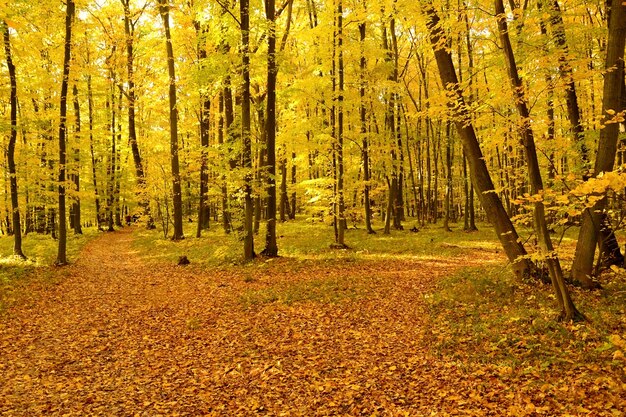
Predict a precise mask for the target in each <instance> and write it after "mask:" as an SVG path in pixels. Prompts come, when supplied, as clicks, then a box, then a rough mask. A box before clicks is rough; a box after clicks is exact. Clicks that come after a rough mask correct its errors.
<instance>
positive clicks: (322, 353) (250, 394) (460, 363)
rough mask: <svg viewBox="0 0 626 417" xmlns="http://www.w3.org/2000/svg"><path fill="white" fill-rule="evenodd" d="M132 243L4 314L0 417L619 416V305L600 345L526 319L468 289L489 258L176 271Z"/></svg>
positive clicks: (119, 239) (492, 288) (623, 394)
mask: <svg viewBox="0 0 626 417" xmlns="http://www.w3.org/2000/svg"><path fill="white" fill-rule="evenodd" d="M133 239H134V235H133V234H132V233H131V232H130V231H128V230H126V231H123V232H117V233H110V234H103V235H102V236H101V237H99V238H98V239H96V240H94V241H92V242H91V243H89V244H87V246H86V247H85V249H84V250H83V251H82V253H81V256H80V258H79V259H78V260H77V261H76V262H75V263H74V264H73V265H71V266H69V267H66V268H62V269H56V270H53V271H52V272H48V273H49V274H51V275H52V279H48V280H46V284H45V285H41V284H40V283H39V284H38V283H37V281H34V283H33V284H32V285H31V287H30V288H28V291H22V294H21V296H20V297H19V299H18V300H17V301H15V302H13V303H12V304H11V306H10V307H9V308H8V309H7V310H6V311H5V312H4V313H3V315H2V316H1V317H0V414H2V415H6V416H36V415H68V416H84V415H103V416H125V415H130V416H134V415H137V416H159V415H163V416H177V415H181V416H183V415H184V416H202V415H209V416H213V415H215V416H234V415H243V416H253V415H268V416H269V415H271V416H282V415H285V416H327V415H342V416H360V415H364V416H404V415H406V416H421V415H442V416H444V415H568V414H569V415H594V416H596V415H623V413H624V410H626V400H625V399H626V378H625V376H624V375H625V373H624V372H625V366H626V362H624V361H623V355H622V357H620V354H621V353H622V352H623V351H622V350H620V349H623V346H621V344H622V343H623V339H622V338H620V336H619V335H620V334H622V337H623V333H620V332H623V330H624V320H623V313H624V310H623V306H621V310H619V308H620V307H619V306H618V307H617V310H616V313H615V314H614V315H613V316H612V320H614V318H615V317H616V316H617V317H618V319H617V322H615V325H614V328H613V329H612V330H611V334H613V336H612V338H611V339H610V341H609V340H607V339H606V337H605V336H603V335H600V334H599V333H598V331H596V330H595V328H594V325H593V324H588V325H587V324H582V325H561V324H551V323H552V322H551V321H549V320H548V319H546V318H545V317H543V316H541V315H539V316H537V317H533V316H532V315H531V316H527V315H524V313H523V311H524V309H525V308H526V307H525V303H527V304H528V306H527V309H528V311H531V310H532V311H534V310H533V309H536V306H535V304H534V303H535V301H534V298H533V297H535V295H533V294H535V293H536V291H531V290H530V289H529V288H525V287H524V285H517V286H516V285H508V284H507V285H499V286H498V285H491V284H484V286H481V284H480V283H481V282H484V281H481V280H480V279H475V278H476V277H474V278H472V277H471V275H472V274H474V275H476V274H478V275H480V274H481V273H482V272H484V273H486V272H485V271H493V270H494V268H495V269H497V268H500V269H501V268H502V264H503V260H502V258H500V257H499V255H497V254H495V253H494V252H493V251H485V250H481V251H476V252H466V253H465V254H464V255H462V256H457V257H451V258H450V257H441V258H437V257H429V258H428V257H425V258H424V259H420V260H418V259H399V258H398V259H393V258H392V260H389V259H385V258H383V257H381V258H379V259H376V258H373V259H366V260H358V261H355V260H353V259H350V258H338V259H335V260H331V261H320V260H314V259H308V260H307V259H303V260H296V259H294V258H279V259H275V260H269V261H263V260H260V261H257V262H256V263H255V265H254V266H252V267H250V266H232V265H230V266H221V267H219V266H212V267H208V266H200V265H197V264H195V263H192V265H190V266H188V267H178V266H175V265H173V263H171V262H163V261H151V260H149V259H148V258H146V257H142V256H140V255H141V254H139V253H137V252H138V249H137V247H136V246H133ZM479 265H482V266H483V267H484V269H480V270H478V272H476V271H477V270H476V268H475V267H477V266H479ZM490 265H491V266H490ZM468 266H469V267H474V269H472V271H473V272H471V273H468V274H469V275H468V274H466V275H464V274H463V273H462V268H465V267H468ZM481 271H482V272H481ZM450 277H457V278H454V280H452V281H451V278H450ZM479 278H481V277H479ZM447 285H450V286H454V288H455V289H456V290H455V291H456V292H454V291H453V292H445V291H442V288H443V287H445V286H447ZM542 291H543V292H544V293H545V292H546V290H542ZM514 292H515V293H516V294H515V296H511V293H514ZM474 293H475V294H478V295H477V296H484V297H485V298H484V299H485V300H489V299H494V300H497V299H502V300H505V301H503V302H501V303H499V304H494V305H498V306H501V311H497V309H494V308H493V306H492V305H490V304H489V303H481V302H480V301H478V302H477V300H480V299H479V298H476V297H474V296H472V295H471V294H474ZM577 296H579V299H580V297H592V298H593V297H596V298H597V297H601V296H600V295H591V296H582V295H580V294H577ZM506 300H515V304H510V303H513V301H506ZM520 300H521V301H520ZM582 301H583V302H584V299H583V300H582ZM591 301H593V300H591ZM591 301H590V302H591ZM507 303H509V304H507ZM520 311H521V313H520ZM538 311H540V310H538ZM620 311H621V313H620ZM554 314H555V313H554V312H553V311H546V313H545V316H546V317H548V316H552V317H553V316H554ZM619 314H622V318H621V319H620V318H619ZM620 320H621V321H620ZM491 324H492V325H493V329H495V333H494V330H493V329H491V331H490V325H491ZM560 333H563V334H562V335H561V336H559V334H560ZM555 334H556V336H555ZM620 346H621V347H620Z"/></svg>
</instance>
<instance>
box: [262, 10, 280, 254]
mask: <svg viewBox="0 0 626 417" xmlns="http://www.w3.org/2000/svg"><path fill="white" fill-rule="evenodd" d="M265 16H266V18H267V22H268V28H267V111H266V114H265V117H266V119H265V146H266V153H265V156H266V157H267V161H266V162H267V171H268V172H267V231H266V234H265V249H263V251H262V252H261V253H262V254H263V255H264V256H269V257H274V256H277V255H278V245H277V243H276V77H277V72H278V68H277V66H276V4H275V1H274V0H265ZM281 209H282V206H281ZM281 212H282V211H281Z"/></svg>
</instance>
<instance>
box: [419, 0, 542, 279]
mask: <svg viewBox="0 0 626 417" xmlns="http://www.w3.org/2000/svg"><path fill="white" fill-rule="evenodd" d="M422 8H423V11H424V13H425V15H426V17H427V27H428V30H429V35H430V41H431V44H432V47H433V51H434V53H435V59H436V61H437V67H438V69H439V75H440V77H441V82H442V84H443V85H444V86H446V89H448V91H449V94H450V97H454V99H453V100H452V101H451V102H450V109H451V112H452V114H453V115H454V123H455V126H456V128H457V131H458V133H459V137H460V138H461V140H462V142H463V149H464V151H465V154H466V155H467V158H468V162H469V165H470V173H471V177H472V182H473V183H474V184H475V187H476V188H477V190H478V193H479V194H478V195H479V198H480V200H481V203H482V205H483V207H484V208H485V211H486V212H487V216H488V218H489V219H490V220H491V221H492V222H493V224H494V229H495V232H496V235H497V236H498V239H500V243H501V244H502V247H503V249H504V251H505V253H506V255H507V257H508V258H509V261H510V262H511V264H512V266H513V272H514V273H515V275H516V276H517V277H525V276H530V275H532V274H534V272H535V267H534V265H533V264H532V262H530V260H529V259H527V258H526V254H527V253H526V250H525V249H524V246H523V245H522V244H521V242H520V241H519V235H518V234H517V231H516V230H515V227H514V226H513V224H512V223H511V220H510V219H509V217H508V216H507V214H506V210H505V209H504V206H503V205H502V201H501V200H500V199H499V198H498V196H497V194H496V193H495V188H494V186H493V182H492V180H491V177H490V175H489V171H488V170H487V166H486V164H485V159H484V157H483V154H482V151H481V149H480V145H479V144H478V139H477V137H476V132H475V130H474V126H473V124H472V121H471V117H470V115H469V113H468V111H467V110H466V106H465V100H464V98H463V95H462V93H461V90H460V89H459V86H458V79H457V76H456V72H455V70H454V63H453V62H452V56H451V53H450V52H449V50H446V49H445V48H444V46H445V45H446V39H445V34H444V31H443V29H442V27H441V26H440V25H439V21H440V20H439V16H438V15H437V13H436V11H435V9H434V8H433V7H432V6H431V5H429V4H425V3H422Z"/></svg>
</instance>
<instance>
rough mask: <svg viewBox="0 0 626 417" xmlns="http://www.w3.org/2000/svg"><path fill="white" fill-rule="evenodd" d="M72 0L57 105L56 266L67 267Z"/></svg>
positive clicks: (73, 7)
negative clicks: (57, 192) (67, 172)
mask: <svg viewBox="0 0 626 417" xmlns="http://www.w3.org/2000/svg"><path fill="white" fill-rule="evenodd" d="M74 12H75V5H74V0H67V6H66V9H65V47H64V54H63V78H62V81H61V98H60V105H59V116H60V117H59V245H58V251H57V259H56V261H55V262H54V264H55V265H57V266H63V265H67V220H66V218H65V164H66V156H67V155H66V147H65V145H66V136H67V125H66V123H67V90H68V84H69V77H70V65H71V62H72V25H73V22H74Z"/></svg>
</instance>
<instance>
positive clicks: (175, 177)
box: [159, 0, 185, 240]
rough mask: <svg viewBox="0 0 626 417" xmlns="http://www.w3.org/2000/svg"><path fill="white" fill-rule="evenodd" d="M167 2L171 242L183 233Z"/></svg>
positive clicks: (163, 10)
mask: <svg viewBox="0 0 626 417" xmlns="http://www.w3.org/2000/svg"><path fill="white" fill-rule="evenodd" d="M168 1H169V0H159V13H160V14H161V18H162V19H163V28H164V29H165V47H166V50H167V73H168V75H169V94H168V95H169V102H170V106H169V107H170V108H169V113H170V161H171V165H172V194H173V195H172V197H173V208H174V214H173V217H174V234H173V236H172V240H182V239H184V238H185V235H184V233H183V200H182V189H181V186H180V163H179V159H178V107H177V103H176V69H175V67H174V48H173V47H172V36H171V34H170V14H169V13H170V5H169V3H168Z"/></svg>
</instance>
